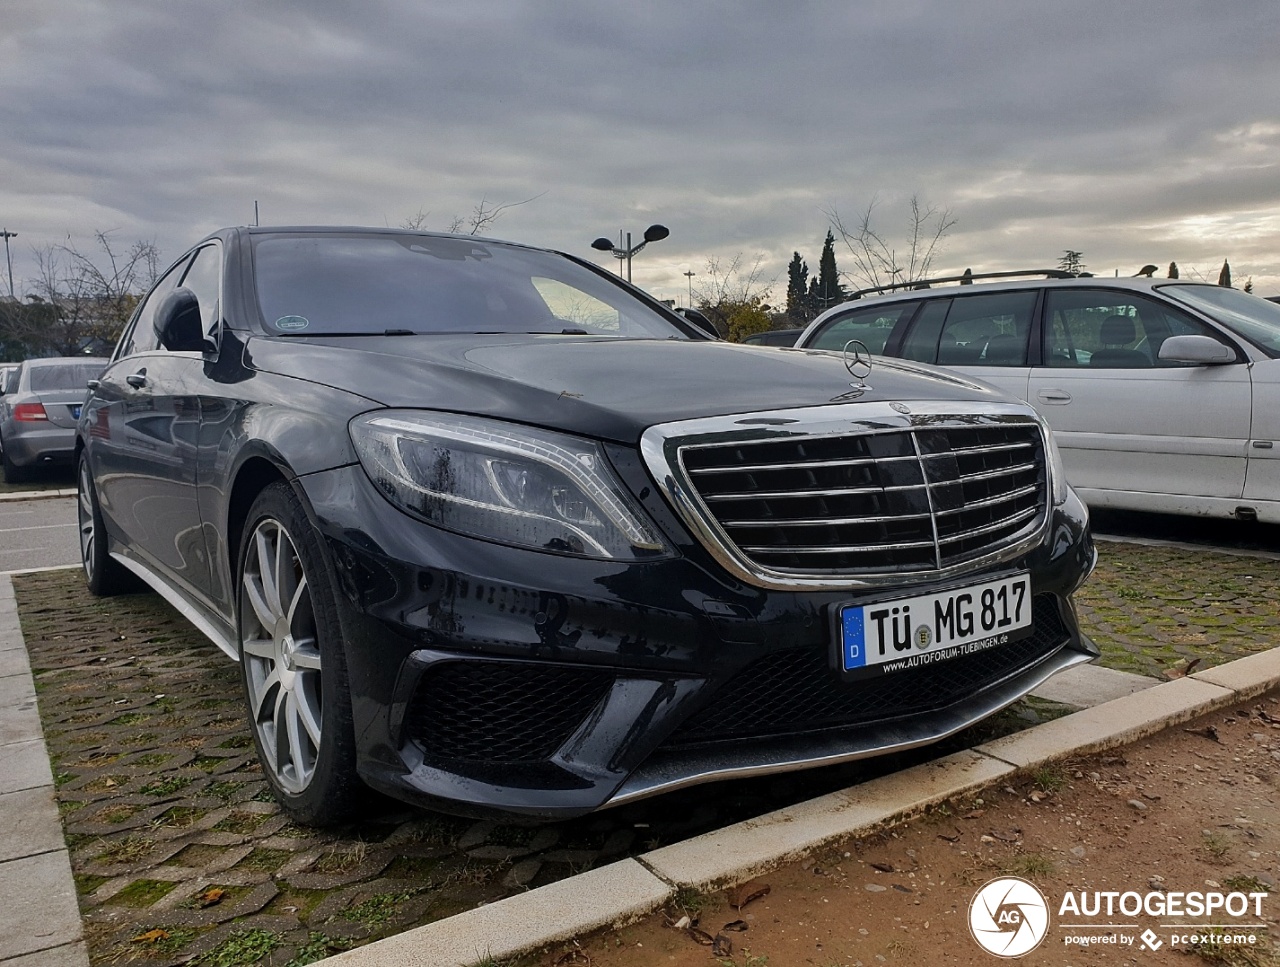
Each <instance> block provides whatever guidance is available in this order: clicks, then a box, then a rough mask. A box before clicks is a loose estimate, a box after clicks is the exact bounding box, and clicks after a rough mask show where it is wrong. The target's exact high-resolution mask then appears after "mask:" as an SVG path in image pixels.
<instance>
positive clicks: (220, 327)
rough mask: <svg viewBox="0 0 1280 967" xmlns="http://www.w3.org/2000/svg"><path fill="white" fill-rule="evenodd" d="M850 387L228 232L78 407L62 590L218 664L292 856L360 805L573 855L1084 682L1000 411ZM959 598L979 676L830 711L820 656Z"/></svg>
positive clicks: (922, 386) (894, 369) (761, 358)
mask: <svg viewBox="0 0 1280 967" xmlns="http://www.w3.org/2000/svg"><path fill="white" fill-rule="evenodd" d="M868 383H869V385H867V386H866V387H865V388H864V390H863V392H862V393H861V394H860V395H859V397H858V398H857V399H855V400H847V399H846V398H847V397H848V395H849V394H848V390H849V373H848V372H847V370H846V368H845V366H844V365H843V363H842V362H841V361H839V360H838V359H832V358H830V357H829V356H828V355H826V354H823V353H807V354H806V353H800V354H791V355H788V356H784V355H782V354H781V353H775V352H762V351H760V350H758V349H753V348H751V347H742V346H734V345H731V344H728V343H722V342H719V341H715V340H711V339H708V338H706V337H705V336H704V335H703V333H702V331H701V330H700V329H699V328H698V327H697V326H695V325H693V324H692V323H690V322H687V321H685V320H684V319H682V318H681V317H680V316H678V315H676V314H674V313H673V312H671V311H670V310H668V309H667V308H666V307H664V306H663V305H661V304H660V303H657V302H655V301H653V300H652V299H650V298H649V297H648V296H646V295H645V294H643V293H642V292H640V291H639V290H635V289H632V288H631V287H629V286H627V285H626V284H624V283H622V282H620V281H619V280H617V279H615V278H614V277H612V276H611V275H610V274H609V273H607V272H604V271H602V270H600V269H598V268H596V267H594V266H591V265H589V264H588V263H584V262H581V261H579V260H577V259H574V258H572V257H569V256H565V255H561V254H559V253H554V252H549V251H545V250H540V249H533V248H529V247H526V246H520V245H513V244H509V243H502V242H495V241H490V240H487V239H486V240H483V241H481V240H478V239H475V238H470V237H452V236H439V235H430V234H423V233H415V232H397V231H390V230H382V231H379V230H368V229H305V228H298V229H284V228H253V229H244V228H241V229H228V230H225V231H222V232H218V233H215V234H214V235H212V236H210V237H209V238H208V239H206V240H204V241H203V242H201V243H200V244H198V245H197V246H196V247H195V248H194V249H192V250H191V252H189V253H187V254H186V255H184V256H183V258H182V259H180V260H179V261H178V262H177V263H176V264H175V265H174V266H173V267H172V268H171V269H170V270H169V271H167V272H166V273H165V274H164V275H163V276H162V277H161V279H160V281H159V282H158V283H157V284H156V287H155V289H154V290H153V291H152V292H151V293H150V294H149V295H148V296H147V297H146V298H145V299H144V300H143V301H142V303H141V304H140V305H139V308H138V310H137V312H136V314H135V317H134V319H133V320H132V322H131V324H130V326H129V328H128V329H127V330H126V332H125V333H124V335H123V336H122V338H121V341H120V345H119V347H118V348H117V350H116V353H115V355H114V356H113V358H112V360H111V363H110V366H109V367H108V368H107V371H106V372H105V373H104V374H103V375H102V378H101V380H100V382H99V384H98V387H97V389H96V390H95V391H94V392H93V394H92V395H91V397H90V399H89V401H88V404H87V406H86V409H85V412H84V415H83V418H82V420H81V424H80V434H79V441H78V447H79V471H78V475H77V482H78V490H79V507H80V511H79V519H80V533H81V550H82V558H83V561H84V568H85V574H86V577H87V580H88V582H89V586H90V588H91V589H92V590H93V591H95V592H96V593H103V594H105V593H111V592H114V591H118V590H120V589H121V588H122V587H123V586H125V585H127V583H128V579H129V578H130V577H131V576H138V577H141V578H143V579H144V580H146V581H147V582H148V583H149V584H150V585H151V586H152V587H154V588H155V589H156V590H158V591H159V592H160V593H162V594H163V595H165V597H166V598H168V600H170V601H171V602H173V603H174V604H175V605H176V606H177V607H179V608H180V609H181V610H182V611H183V613H184V614H185V615H187V617H188V618H189V619H190V620H191V621H192V622H193V624H195V625H196V626H197V627H198V628H199V629H200V630H201V631H202V632H204V633H205V634H207V635H208V636H209V637H210V638H211V639H212V640H213V641H214V642H215V643H216V644H217V645H218V646H219V647H221V648H223V649H224V650H225V651H226V652H227V653H228V654H229V655H230V656H232V657H233V658H236V659H238V660H240V662H241V669H242V677H243V681H244V689H245V698H246V704H247V708H248V715H249V719H250V722H251V725H252V728H253V735H254V740H255V743H256V747H257V750H258V754H259V756H260V758H261V760H262V763H263V767H264V773H265V775H266V776H267V778H268V780H269V781H270V783H271V787H272V789H273V791H274V792H275V794H276V795H277V796H278V797H279V799H280V800H281V801H282V802H283V803H284V804H285V806H286V807H287V808H288V809H289V810H290V812H291V813H292V814H293V815H294V816H295V817H296V818H298V819H299V820H301V821H305V822H313V823H320V822H332V821H336V820H338V819H341V818H342V817H343V816H346V815H349V814H350V812H351V811H352V810H353V809H355V808H357V806H358V803H359V796H358V793H359V790H360V788H361V787H362V783H364V784H368V785H369V786H372V787H374V788H376V789H379V790H382V791H385V792H388V793H390V794H391V795H394V796H398V797H400V798H402V799H405V800H409V801H412V802H417V803H422V804H428V805H435V806H439V807H441V808H446V809H450V810H455V811H459V812H486V811H493V810H501V811H506V812H514V813H523V814H528V815H536V816H568V815H576V814H580V813H585V812H589V811H591V810H594V809H599V808H602V807H605V806H609V805H616V804H619V803H623V802H627V801H631V800H633V799H636V798H638V797H641V796H647V795H653V794H655V793H660V792H662V791H663V790H667V789H674V788H678V787H680V786H685V785H689V784H691V783H696V782H703V781H708V780H712V779H716V778H720V777H725V776H734V775H750V774H758V773H768V772H778V771H784V770H788V769H796V768H804V767H809V766H813V765H818V764H825V763H831V762H839V761H844V760H848V759H852V758H858V757H861V756H867V755H873V754H878V753H882V752H886V751H890V750H893V749H900V748H905V747H910V746H914V745H919V744H922V743H926V742H930V741H934V740H936V739H938V738H940V737H942V736H944V735H947V734H950V733H952V732H954V731H956V730H957V729H960V728H963V727H964V726H966V725H968V724H970V723H972V722H974V721H977V720H979V719H981V718H983V717H984V716H986V715H989V714H991V713H992V712H994V711H996V710H997V709H999V708H1002V707H1003V706H1005V705H1007V704H1008V703H1010V702H1012V701H1014V700H1016V699H1017V698H1018V697H1019V696H1021V695H1023V694H1025V693H1026V692H1027V691H1028V690H1030V689H1031V688H1033V687H1035V685H1037V684H1038V683H1040V682H1041V681H1043V680H1044V679H1045V678H1047V677H1048V676H1050V675H1051V674H1053V673H1054V672H1056V671H1058V670H1060V669H1062V668H1066V667H1069V666H1071V665H1073V664H1076V663H1079V662H1083V661H1088V660H1089V659H1090V658H1091V657H1093V656H1095V655H1096V650H1095V649H1094V648H1093V646H1092V645H1091V644H1090V643H1089V642H1088V641H1087V639H1085V638H1084V637H1083V636H1082V635H1081V634H1080V632H1079V629H1078V626H1077V623H1076V617H1075V611H1074V607H1073V605H1072V601H1071V595H1072V593H1073V592H1074V591H1075V589H1076V588H1077V587H1078V586H1079V584H1080V582H1081V581H1083V580H1084V578H1085V576H1086V575H1087V573H1088V571H1089V569H1090V568H1091V567H1092V563H1093V557H1094V554H1093V547H1092V543H1091V540H1090V538H1089V534H1088V529H1087V516H1086V514H1085V511H1084V508H1083V505H1082V504H1081V503H1080V502H1079V500H1078V499H1077V498H1076V497H1075V495H1074V494H1073V493H1072V492H1071V490H1070V488H1069V487H1067V485H1066V482H1065V477H1064V475H1063V473H1062V471H1061V467H1060V465H1059V464H1058V461H1057V456H1056V451H1055V450H1054V448H1053V443H1052V438H1051V436H1050V435H1049V433H1048V431H1047V429H1046V428H1045V426H1044V424H1043V421H1041V420H1040V419H1039V418H1038V417H1037V416H1036V415H1035V413H1034V411H1032V410H1031V408H1030V407H1028V406H1026V405H1025V404H1023V403H1019V402H1016V401H1014V400H1011V399H1009V398H1007V397H1004V396H1002V395H1001V394H999V393H997V392H995V391H993V390H991V389H990V388H988V387H985V386H983V385H981V384H978V383H975V382H973V381H971V380H966V379H962V378H959V377H956V376H947V375H937V374H930V373H927V372H925V371H924V369H923V368H922V367H917V366H914V365H910V364H896V363H892V362H883V363H881V362H878V363H877V364H876V371H875V373H874V374H873V376H872V378H871V379H870V380H869V381H868ZM832 400H837V401H840V400H844V401H843V402H834V403H833V402H831V401H832ZM993 582H994V583H993ZM989 586H990V587H993V588H1005V589H1006V590H1005V592H1004V593H1005V594H1006V595H1007V594H1009V593H1010V591H1009V589H1015V592H1014V593H1018V592H1017V590H1016V589H1025V590H1026V591H1027V592H1029V595H1030V597H1029V599H1028V600H1026V601H1023V602H1022V606H1024V607H1025V609H1026V610H1023V611H1020V612H1019V614H1018V617H1017V622H1018V624H1017V627H1016V628H1009V629H1000V630H1001V631H1002V633H1003V634H1004V635H1005V639H1006V640H1005V641H1004V643H998V644H996V645H994V646H992V647H985V646H984V647H982V648H979V647H978V645H977V643H975V641H974V640H973V639H972V637H970V636H967V635H965V636H961V635H951V636H949V637H947V639H946V640H945V641H944V642H942V643H941V644H940V645H939V646H938V647H936V648H934V649H933V650H932V651H930V643H929V642H927V641H924V640H923V639H921V638H916V637H912V639H911V643H910V644H909V645H902V643H901V642H899V641H896V640H892V639H889V640H886V641H885V642H872V643H871V644H870V645H869V646H868V647H876V648H878V647H879V646H880V644H881V643H883V644H884V645H885V647H886V648H893V649H895V650H898V651H902V652H904V654H905V653H907V652H909V653H910V654H911V655H913V656H917V658H918V656H920V655H923V654H929V655H930V661H929V662H928V667H913V668H908V667H905V665H903V663H902V662H890V661H885V662H879V661H878V662H877V663H876V664H878V666H879V670H878V671H877V673H876V674H875V675H874V676H870V677H866V678H859V677H858V676H856V675H855V676H852V677H851V678H850V677H849V676H848V675H847V674H846V673H847V672H848V671H849V669H848V668H846V667H844V666H843V665H842V658H841V655H842V654H844V653H845V650H846V646H847V645H849V643H850V642H851V641H853V639H852V638H851V637H850V636H851V635H852V634H853V632H848V631H845V630H844V623H843V616H847V615H852V614H854V613H861V611H860V609H864V608H866V607H869V606H875V610H877V612H878V611H879V610H880V609H882V608H885V607H887V608H889V609H890V610H891V611H892V609H893V608H895V607H901V606H902V605H901V602H906V601H918V600H919V601H924V600H929V601H934V602H937V603H938V606H939V607H945V602H947V601H951V602H953V607H956V606H959V607H963V606H964V602H965V600H966V598H965V595H966V594H969V595H970V596H972V595H973V594H976V595H977V596H978V600H979V602H980V604H981V601H982V599H983V594H984V593H985V589H986V588H988V587H989ZM993 593H994V592H993ZM954 602H960V604H959V605H955V604H954ZM920 609H921V610H922V611H923V610H924V606H923V605H921V606H920ZM873 620H874V619H873ZM957 620H958V619H957ZM911 630H912V632H913V635H914V634H915V632H916V631H917V630H918V629H916V628H915V627H913V628H912V629H911ZM900 645H902V646H901V647H900ZM965 649H969V651H965ZM886 656H887V652H886ZM913 664H915V665H917V666H921V662H920V661H918V660H917V661H915V662H913Z"/></svg>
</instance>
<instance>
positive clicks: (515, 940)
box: [317, 649, 1280, 967]
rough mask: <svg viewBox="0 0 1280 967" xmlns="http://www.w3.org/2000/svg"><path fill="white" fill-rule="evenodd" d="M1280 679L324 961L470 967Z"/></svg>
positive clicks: (806, 810)
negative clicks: (680, 890) (485, 959)
mask: <svg viewBox="0 0 1280 967" xmlns="http://www.w3.org/2000/svg"><path fill="white" fill-rule="evenodd" d="M1278 684H1280V649H1272V650H1271V651H1267V652H1262V653H1260V654H1257V655H1251V656H1249V657H1248V658H1242V659H1238V660H1237V661H1233V662H1229V663H1227V664H1225V665H1219V666H1218V667H1216V668H1211V669H1208V670H1206V671H1203V672H1200V673H1198V674H1195V675H1192V676H1190V677H1189V678H1183V679H1179V680H1177V681H1172V682H1166V683H1164V684H1159V685H1153V686H1151V687H1149V688H1145V689H1143V690H1141V691H1138V692H1136V693H1134V694H1132V695H1127V696H1124V697H1121V698H1117V699H1114V700H1112V701H1109V702H1106V703H1104V704H1101V705H1097V706H1094V707H1093V708H1090V709H1084V710H1082V711H1080V712H1076V713H1073V714H1071V715H1068V716H1065V717H1064V718H1060V719H1055V720H1054V721H1052V722H1046V723H1044V724H1042V725H1038V726H1035V727H1033V728H1030V729H1027V730H1025V731H1023V732H1018V733H1015V734H1014V735H1010V736H1006V737H1005V738H1002V739H997V740H996V741H994V742H989V743H986V744H985V745H982V746H979V747H977V748H975V749H971V750H968V751H965V752H960V753H956V754H955V755H951V756H947V757H946V758H943V759H939V760H936V761H934V762H929V763H925V764H923V765H919V766H915V767H913V768H911V769H907V770H904V771H902V772H898V773H895V774H893V775H889V776H884V777H882V778H880V779H875V780H872V781H870V782H867V783H864V784H862V785H860V786H858V787H856V788H854V789H848V790H844V791H842V792H837V793H831V794H830V795H827V796H822V797H821V798H819V799H814V800H811V801H809V802H805V803H799V804H797V805H795V806H789V807H787V808H786V809H780V810H777V811H776V812H772V813H768V814H767V815H764V816H760V817H757V818H756V819H751V820H747V821H745V822H741V823H737V824H735V825H733V826H728V827H726V828H725V829H721V830H716V831H714V832H711V833H705V834H703V835H701V836H695V837H693V838H692V839H688V840H685V841H684V842H682V843H676V844H674V845H671V846H665V847H662V848H661V849H657V850H654V851H652V852H650V853H646V854H644V855H642V856H640V857H637V858H636V859H634V860H624V861H622V862H620V863H614V864H612V865H611V866H606V867H602V868H601V869H598V870H591V871H589V872H587V873H583V874H580V875H578V876H575V877H571V878H570V879H567V880H561V881H559V882H557V883H553V884H550V885H549V886H544V887H540V888H539V889H536V890H532V891H530V892H528V893H525V894H521V895H519V896H514V897H508V898H507V899H505V900H500V901H498V902H497V903H492V904H489V905H488V906H485V907H481V908H479V909H477V910H471V911H468V912H466V913H462V914H458V915H457V916H454V917H449V918H448V919H445V920H440V921H437V922H436V923H431V924H427V925H426V926H423V927H418V928H416V929H413V930H408V931H406V932H404V933H402V934H398V935H397V936H394V937H388V938H387V939H385V940H379V941H377V942H376V943H371V944H368V945H367V946H364V947H359V948H357V949H355V950H351V951H348V952H347V953H344V954H340V955H338V956H336V957H330V958H328V959H326V960H322V961H318V962H317V963H318V964H322V965H325V967H330V965H331V967H470V965H473V964H476V963H477V962H478V961H482V960H483V959H484V958H485V957H490V958H494V959H500V958H503V957H512V956H516V955H520V954H525V953H530V952H533V951H536V950H538V949H540V948H542V947H545V946H546V945H547V944H550V943H555V942H557V941H560V940H566V939H568V938H570V937H574V936H580V935H582V934H585V933H589V932H591V931H592V930H597V929H599V928H600V927H602V926H608V925H610V924H620V923H626V922H629V921H632V920H635V919H638V918H640V917H642V916H644V915H645V914H647V913H650V912H652V911H653V910H655V909H657V908H658V907H660V906H662V905H663V904H664V903H666V902H667V901H668V900H669V899H670V898H671V897H673V896H674V895H675V893H676V890H677V889H680V888H682V887H687V888H692V889H697V890H707V889H714V888H720V887H725V886H730V885H733V884H736V883H742V882H744V881H746V880H749V879H751V878H753V877H755V876H759V875H760V874H762V873H765V872H768V871H769V870H771V869H774V868H776V867H778V866H781V865H783V864H785V863H788V862H790V861H792V860H794V859H796V858H798V857H799V856H801V855H803V854H804V853H807V852H811V851H812V850H815V849H818V848H819V847H821V846H823V845H825V844H827V843H831V842H834V841H836V840H840V839H846V838H849V837H855V836H863V835H866V834H868V833H871V832H875V831H876V830H878V829H883V828H885V827H886V826H891V825H893V824H895V823H899V822H902V821H904V820H906V819H909V818H911V817H912V816H914V815H916V814H918V813H920V812H921V811H922V810H924V809H926V808H928V807H929V806H931V805H935V804H937V803H939V802H942V801H944V800H947V799H950V798H953V797H955V796H959V795H964V794H966V793H969V792H974V791H977V790H979V789H982V788H985V787H987V786H990V785H991V784H993V783H995V782H999V781H1001V780H1003V779H1005V778H1007V777H1008V776H1011V775H1012V774H1014V773H1016V772H1021V771H1025V770H1027V769H1031V768H1035V767H1037V766H1039V765H1043V764H1045V763H1049V762H1053V761H1057V760H1060V759H1063V758H1067V757H1069V756H1072V755H1082V754H1087V753H1091V752H1096V751H1099V750H1102V749H1108V748H1114V747H1116V746H1120V745H1124V744H1126V743H1129V742H1133V741H1136V740H1138V739H1141V738H1143V737H1145V736H1148V735H1152V734H1154V733H1156V732H1159V731H1160V730H1162V729H1165V728H1168V727H1169V726H1172V725H1177V724H1179V723H1181V722H1186V721H1189V720H1190V719H1192V718H1195V717H1196V716H1199V715H1202V714H1204V713H1205V712H1212V711H1214V710H1215V709H1218V708H1222V707H1224V706H1227V705H1231V704H1234V703H1235V702H1239V701H1243V700H1247V699H1250V698H1254V697H1256V696H1258V695H1261V694H1262V693H1263V692H1265V691H1267V690H1269V689H1270V688H1272V687H1274V686H1276V685H1278Z"/></svg>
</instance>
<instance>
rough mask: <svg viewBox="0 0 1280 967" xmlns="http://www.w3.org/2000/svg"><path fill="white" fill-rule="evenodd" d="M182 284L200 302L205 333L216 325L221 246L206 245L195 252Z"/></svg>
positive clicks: (220, 273) (220, 292) (212, 329)
mask: <svg viewBox="0 0 1280 967" xmlns="http://www.w3.org/2000/svg"><path fill="white" fill-rule="evenodd" d="M182 285H184V286H185V287H186V288H188V289H190V290H191V291H192V292H194V293H195V295H196V300H197V301H198V302H199V303H200V320H201V322H202V323H203V326H204V332H205V333H206V334H212V333H213V332H214V329H215V328H216V326H217V321H218V314H219V312H220V311H221V309H220V305H221V297H222V248H221V246H219V245H216V244H214V245H206V246H204V248H202V249H199V250H198V251H197V252H196V257H195V261H193V262H192V263H191V267H190V268H189V269H187V274H186V275H185V276H183V278H182Z"/></svg>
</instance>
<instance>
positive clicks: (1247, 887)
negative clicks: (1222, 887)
mask: <svg viewBox="0 0 1280 967" xmlns="http://www.w3.org/2000/svg"><path fill="white" fill-rule="evenodd" d="M1222 882H1223V883H1224V884H1226V887H1227V889H1228V890H1232V891H1234V892H1236V893H1270V892H1271V887H1269V886H1267V884H1265V883H1263V882H1262V881H1261V880H1260V879H1258V878H1257V877H1256V876H1247V875H1245V874H1243V873H1237V874H1235V875H1234V876H1228V877H1226V878H1225V879H1223V881H1222Z"/></svg>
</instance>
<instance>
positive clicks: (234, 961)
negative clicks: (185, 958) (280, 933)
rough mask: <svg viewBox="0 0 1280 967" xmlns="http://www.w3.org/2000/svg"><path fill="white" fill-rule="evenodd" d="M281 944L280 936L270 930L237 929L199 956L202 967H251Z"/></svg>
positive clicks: (198, 959)
mask: <svg viewBox="0 0 1280 967" xmlns="http://www.w3.org/2000/svg"><path fill="white" fill-rule="evenodd" d="M279 946H280V938H279V937H277V936H276V935H275V934H274V933H272V932H271V931H269V930H261V929H258V928H254V929H253V930H237V931H236V932H235V933H233V934H232V935H231V936H229V937H228V938H227V939H226V940H224V941H222V943H220V944H218V946H216V947H214V948H213V949H212V950H209V951H207V952H205V953H203V954H201V955H200V956H199V957H197V958H196V960H195V963H197V964H199V965H200V967H250V965H252V964H258V963H261V962H262V961H263V960H265V959H266V958H267V957H268V956H270V954H271V953H272V951H274V950H275V949H276V948H277V947H279Z"/></svg>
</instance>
